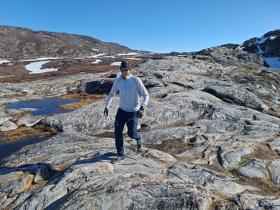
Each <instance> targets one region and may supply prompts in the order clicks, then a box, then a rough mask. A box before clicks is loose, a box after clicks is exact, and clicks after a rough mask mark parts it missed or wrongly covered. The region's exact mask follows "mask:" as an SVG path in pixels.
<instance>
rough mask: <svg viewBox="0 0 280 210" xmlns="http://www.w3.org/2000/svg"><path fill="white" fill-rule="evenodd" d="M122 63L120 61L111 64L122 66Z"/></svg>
mask: <svg viewBox="0 0 280 210" xmlns="http://www.w3.org/2000/svg"><path fill="white" fill-rule="evenodd" d="M120 65H121V62H120V61H117V62H113V63H111V66H120Z"/></svg>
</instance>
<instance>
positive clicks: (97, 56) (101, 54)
mask: <svg viewBox="0 0 280 210" xmlns="http://www.w3.org/2000/svg"><path fill="white" fill-rule="evenodd" d="M104 55H106V54H104V53H100V54H96V55H91V56H88V57H87V58H99V57H102V56H104Z"/></svg>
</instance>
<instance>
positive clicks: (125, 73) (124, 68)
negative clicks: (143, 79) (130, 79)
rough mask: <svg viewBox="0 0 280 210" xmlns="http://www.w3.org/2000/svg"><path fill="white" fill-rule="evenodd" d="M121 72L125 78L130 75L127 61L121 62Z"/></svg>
mask: <svg viewBox="0 0 280 210" xmlns="http://www.w3.org/2000/svg"><path fill="white" fill-rule="evenodd" d="M120 71H121V73H122V76H123V77H125V78H126V77H127V76H129V75H130V70H129V65H128V63H127V62H126V61H122V62H121V66H120Z"/></svg>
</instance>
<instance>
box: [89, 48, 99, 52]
mask: <svg viewBox="0 0 280 210" xmlns="http://www.w3.org/2000/svg"><path fill="white" fill-rule="evenodd" d="M91 50H92V51H94V52H99V51H100V50H99V49H97V48H91Z"/></svg>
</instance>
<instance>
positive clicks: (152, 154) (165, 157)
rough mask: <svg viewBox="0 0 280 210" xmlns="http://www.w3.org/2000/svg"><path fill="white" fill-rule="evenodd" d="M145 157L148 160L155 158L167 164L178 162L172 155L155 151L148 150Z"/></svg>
mask: <svg viewBox="0 0 280 210" xmlns="http://www.w3.org/2000/svg"><path fill="white" fill-rule="evenodd" d="M143 156H144V157H147V158H154V159H156V160H159V161H161V162H165V163H175V162H176V161H177V160H176V159H175V158H174V157H173V156H172V155H170V154H168V153H165V152H162V151H159V150H155V149H148V150H146V151H145V153H144V154H143Z"/></svg>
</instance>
